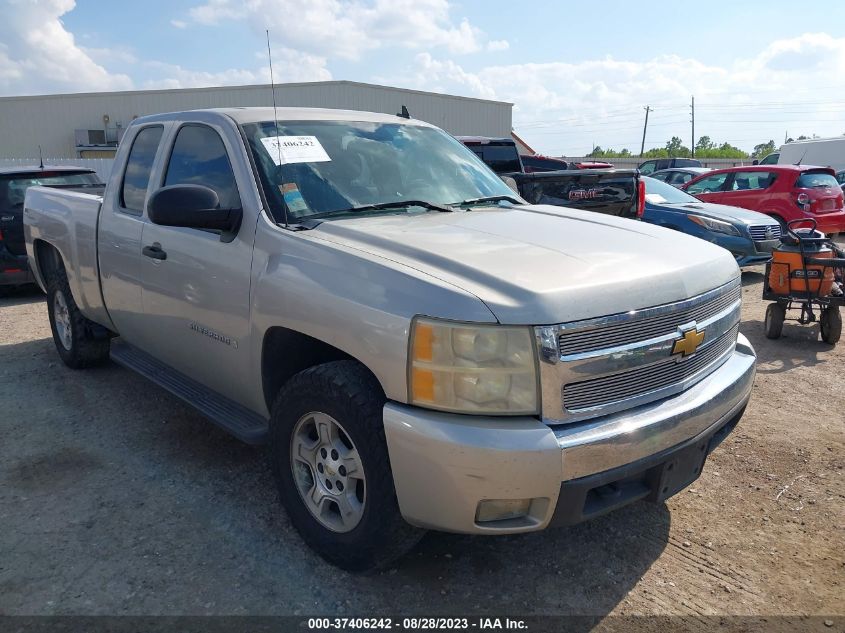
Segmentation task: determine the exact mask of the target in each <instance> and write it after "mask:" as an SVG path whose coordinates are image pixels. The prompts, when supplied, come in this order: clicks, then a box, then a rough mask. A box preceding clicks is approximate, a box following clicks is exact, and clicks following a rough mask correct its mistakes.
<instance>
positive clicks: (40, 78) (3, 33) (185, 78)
mask: <svg viewBox="0 0 845 633" xmlns="http://www.w3.org/2000/svg"><path fill="white" fill-rule="evenodd" d="M74 6H75V3H74V0H0V15H2V16H3V18H4V20H2V21H0V94H7V95H11V94H37V93H57V92H85V91H112V90H131V89H133V88H136V87H142V88H194V87H204V86H219V85H238V84H255V83H267V82H269V79H270V73H269V68H268V67H266V62H265V61H264V58H263V57H262V58H261V61H260V62H257V64H256V67H255V68H252V69H249V68H247V69H238V68H231V69H226V70H222V71H215V72H207V71H201V70H193V69H190V68H186V67H184V66H182V65H179V64H173V63H165V62H161V61H156V60H141V59H139V58H138V56H137V55H136V54H135V53H134V52H133V51H131V50H129V49H126V48H95V47H86V46H80V45H79V44H77V43H76V41H75V39H74V35H73V34H72V33H70V32H69V31H68V30H67V29H66V28H65V27H64V25H63V24H62V21H61V17H62V16H63V15H64V14H65V13H67V12H68V11H71V10H72V9H73V8H74ZM221 10H223V9H221ZM171 24H172V25H173V26H174V27H176V28H183V27H187V26H188V25H187V23H185V22H183V21H180V20H171ZM326 63H327V60H326V58H325V57H323V56H320V55H315V54H310V53H307V52H302V51H297V50H293V49H291V48H286V47H280V48H277V49H274V51H273V70H274V73H275V79H276V81H324V80H328V79H331V73H330V72H329V70H328V69H327V68H326ZM112 65H119V66H120V67H121V68H122V69H125V70H126V71H127V72H125V73H114V72H110V71H109V70H107V67H110V66H112ZM150 70H152V71H153V74H154V75H155V77H156V79H151V80H147V81H142V82H140V86H138V85H137V83H136V82H135V81H133V80H132V79H131V78H130V73H131V74H135V73H137V72H138V71H150ZM144 74H149V72H147V73H144Z"/></svg>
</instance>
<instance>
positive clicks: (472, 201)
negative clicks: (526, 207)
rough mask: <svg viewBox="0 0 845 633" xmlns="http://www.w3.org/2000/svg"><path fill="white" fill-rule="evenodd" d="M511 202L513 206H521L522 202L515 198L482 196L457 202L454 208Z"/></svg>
mask: <svg viewBox="0 0 845 633" xmlns="http://www.w3.org/2000/svg"><path fill="white" fill-rule="evenodd" d="M502 201H505V202H512V203H514V204H522V201H521V200H520V199H519V198H517V197H516V196H508V195H504V196H484V197H482V198H467V199H466V200H464V201H463V202H458V203H457V205H456V206H461V207H463V206H469V205H471V204H481V203H482V202H502Z"/></svg>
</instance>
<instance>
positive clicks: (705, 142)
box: [695, 136, 716, 154]
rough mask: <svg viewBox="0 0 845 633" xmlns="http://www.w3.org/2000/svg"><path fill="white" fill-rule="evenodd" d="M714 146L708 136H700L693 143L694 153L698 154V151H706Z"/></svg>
mask: <svg viewBox="0 0 845 633" xmlns="http://www.w3.org/2000/svg"><path fill="white" fill-rule="evenodd" d="M714 147H716V144H715V143H714V142H713V141H711V140H710V137H709V136H702V137H701V138H700V139H698V143H696V144H695V153H696V154H698V153H699V152H706V151H707V150H711V149H713V148H714Z"/></svg>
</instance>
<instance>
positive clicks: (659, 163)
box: [639, 158, 701, 176]
mask: <svg viewBox="0 0 845 633" xmlns="http://www.w3.org/2000/svg"><path fill="white" fill-rule="evenodd" d="M675 167H701V161H700V160H697V159H695V158H655V159H654V160H647V161H645V162H644V163H640V166H639V170H640V174H642V175H643V176H650V175H651V174H653V173H654V172H656V171H662V170H664V169H673V168H675Z"/></svg>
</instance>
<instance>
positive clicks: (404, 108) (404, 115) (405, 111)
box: [396, 105, 411, 119]
mask: <svg viewBox="0 0 845 633" xmlns="http://www.w3.org/2000/svg"><path fill="white" fill-rule="evenodd" d="M396 116H401V117H402V118H403V119H410V118H411V113H410V112H408V107H407V106H404V105H403V106H402V111H401V112H400V113H398V114H397V115H396Z"/></svg>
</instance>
